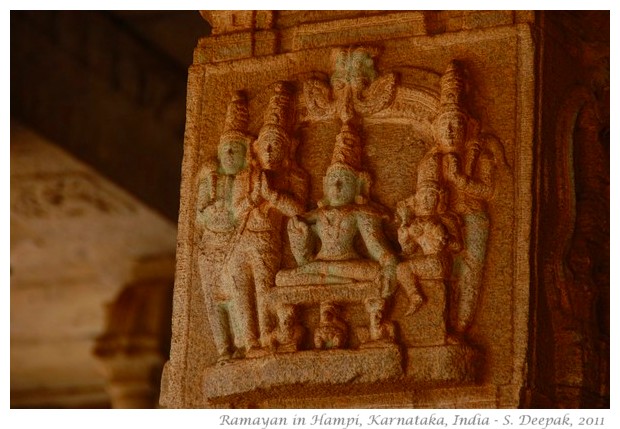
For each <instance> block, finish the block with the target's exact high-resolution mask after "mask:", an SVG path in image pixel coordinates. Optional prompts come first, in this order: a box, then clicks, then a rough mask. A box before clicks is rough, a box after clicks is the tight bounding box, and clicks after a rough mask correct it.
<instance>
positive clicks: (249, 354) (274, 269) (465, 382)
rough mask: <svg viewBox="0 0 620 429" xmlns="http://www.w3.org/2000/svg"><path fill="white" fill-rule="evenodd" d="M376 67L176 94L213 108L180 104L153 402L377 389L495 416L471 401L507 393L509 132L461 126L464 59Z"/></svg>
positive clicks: (288, 71) (242, 402)
mask: <svg viewBox="0 0 620 429" xmlns="http://www.w3.org/2000/svg"><path fill="white" fill-rule="evenodd" d="M440 48H441V47H436V49H440ZM394 52H395V51H394V50H393V49H390V46H389V43H387V42H386V44H385V46H384V47H382V48H379V47H377V46H357V45H355V46H346V47H336V48H325V49H321V50H318V51H317V52H314V53H312V54H309V53H307V52H306V53H302V54H294V55H289V56H283V57H277V56H276V57H273V58H270V60H269V61H270V65H271V66H272V69H271V72H272V73H266V72H267V70H266V69H265V68H263V67H257V66H258V63H256V64H254V63H251V62H248V63H247V64H246V66H245V68H244V67H243V66H242V65H240V66H239V67H238V68H237V69H235V71H234V72H232V71H229V72H226V73H228V74H227V80H225V79H224V78H223V76H221V75H219V74H218V73H216V72H215V69H214V70H212V72H213V75H209V73H207V74H206V75H202V76H199V77H195V81H194V82H193V83H192V82H190V85H192V84H193V85H195V87H196V88H197V89H198V88H201V87H206V83H205V81H202V80H201V79H207V80H209V84H210V85H213V84H221V90H222V91H223V92H226V91H228V92H227V93H226V97H225V98H223V97H219V98H210V100H212V101H213V102H214V103H216V104H215V105H210V104H209V103H210V102H209V101H207V99H209V96H208V94H205V95H204V98H203V99H201V101H197V102H196V103H197V104H195V105H194V106H195V107H196V108H197V109H198V110H199V111H203V112H210V114H209V115H206V113H203V114H202V115H200V114H196V115H195V116H194V119H193V120H191V121H190V123H189V127H190V137H189V140H188V142H186V150H187V148H189V149H190V150H191V153H190V154H187V153H186V165H187V166H188V170H187V171H191V172H193V173H191V174H190V173H187V174H186V175H185V176H184V177H187V178H188V179H187V181H186V184H185V188H184V191H183V195H184V197H183V198H184V203H185V204H184V207H185V208H186V211H185V213H183V214H182V218H183V216H184V219H185V222H186V225H185V226H184V227H180V230H182V229H183V228H187V229H186V232H185V233H184V234H185V235H184V237H185V240H187V241H184V242H183V243H184V246H185V247H184V249H185V250H184V251H182V252H181V254H182V255H183V256H182V258H183V260H184V261H185V263H184V264H181V268H179V269H178V270H180V271H179V272H180V273H182V275H183V276H184V277H186V278H187V280H184V284H185V285H187V288H186V289H183V292H182V294H183V295H182V297H183V300H181V299H180V298H176V302H177V306H180V305H184V306H185V308H186V310H184V311H185V312H186V313H184V314H185V315H184V316H177V317H175V323H176V324H177V328H176V329H177V332H179V330H182V332H183V333H182V334H178V335H179V338H181V340H180V341H181V342H186V346H185V348H178V349H177V350H176V353H177V356H184V358H183V359H185V362H186V363H184V364H182V365H181V364H178V363H175V349H174V347H173V352H172V355H171V361H170V362H169V363H168V364H167V366H166V369H165V372H164V388H163V390H164V396H163V397H162V403H163V404H164V405H167V406H227V405H228V406H232V405H234V406H260V405H261V404H263V405H264V404H265V402H264V401H266V400H267V399H269V398H271V399H270V400H273V399H274V398H275V400H276V401H277V400H278V398H281V397H282V395H283V394H284V393H283V392H287V393H286V395H288V396H289V397H291V395H292V397H296V396H299V395H301V397H303V396H304V395H305V394H303V393H302V391H301V390H300V386H306V387H311V388H312V389H314V390H313V391H314V392H321V391H322V390H321V389H326V388H328V386H329V389H330V390H329V391H330V394H334V395H336V396H338V393H337V392H338V391H339V389H343V388H344V386H347V387H346V388H347V389H349V390H347V391H349V392H354V393H355V392H358V393H359V392H363V391H364V389H366V388H368V386H371V389H372V388H376V389H377V390H376V391H377V392H379V393H380V394H381V393H386V394H387V393H388V392H392V391H394V387H386V384H385V383H386V382H390V381H395V380H398V381H399V383H398V385H399V386H401V387H400V389H405V390H408V389H420V388H423V389H428V388H430V389H432V388H437V387H440V386H442V387H446V386H451V387H462V386H465V387H466V388H468V389H470V391H471V392H473V391H475V392H477V393H476V395H479V398H478V399H477V400H479V401H482V402H484V401H488V403H489V404H490V403H493V402H494V403H498V401H499V402H501V401H506V402H507V403H508V402H510V401H514V396H511V395H513V394H512V393H508V394H507V397H506V398H504V399H498V398H497V397H496V396H495V395H496V393H480V392H481V390H479V389H480V387H483V390H482V391H483V392H487V391H486V390H484V388H490V386H495V387H493V388H491V390H489V391H493V389H495V388H496V387H497V386H500V385H511V384H512V383H514V384H518V381H515V380H512V379H511V377H512V376H513V374H512V373H511V368H512V367H514V365H515V363H514V361H513V360H512V359H515V357H514V355H511V354H510V353H511V352H506V350H508V349H511V348H512V347H513V344H512V343H511V341H513V339H514V335H515V329H517V328H518V329H522V327H517V328H515V325H513V321H512V319H511V316H510V314H511V313H512V312H513V311H514V309H515V306H516V305H517V304H516V303H515V302H516V301H515V300H513V298H512V289H513V287H514V285H515V283H516V281H515V278H514V272H515V270H516V268H515V266H514V265H513V264H514V261H513V257H512V255H513V253H512V252H513V249H512V248H511V246H512V243H513V242H514V241H515V240H517V233H516V230H515V228H514V224H515V223H514V222H515V221H514V219H513V217H512V216H513V213H512V211H513V210H514V208H513V207H514V200H513V199H514V189H515V188H514V186H516V185H515V184H514V183H513V178H514V171H513V167H511V163H510V162H508V159H512V156H513V155H512V154H513V153H514V152H515V151H517V150H518V148H517V147H515V146H514V145H513V143H512V142H513V141H514V140H513V139H514V136H515V135H517V134H518V133H519V132H524V131H523V130H520V129H518V127H517V125H516V121H515V120H514V119H513V122H512V125H511V126H509V127H508V128H509V129H510V132H511V133H508V134H507V133H505V132H504V133H502V134H503V135H502V136H500V135H498V133H496V132H495V131H494V129H495V126H494V124H495V122H493V121H489V122H490V123H486V122H485V120H483V119H480V118H478V117H477V115H476V112H475V111H474V109H472V106H477V105H478V104H477V103H479V101H478V102H472V99H473V98H474V97H475V95H476V94H477V92H476V91H475V90H473V88H474V86H475V85H474V80H473V79H472V76H475V73H474V72H473V71H472V70H471V69H470V68H469V65H470V64H471V60H467V59H464V60H463V59H461V58H459V56H458V55H456V54H454V55H449V53H445V52H444V53H443V54H442V55H438V56H437V58H433V59H431V58H432V57H429V54H428V53H426V54H424V55H422V56H421V57H424V58H420V59H419V61H414V60H411V61H410V62H409V63H408V64H407V65H406V66H404V65H403V64H402V63H400V64H399V62H398V61H395V60H394V57H393V56H394ZM425 58H426V59H427V60H428V61H429V63H428V64H425V63H424V59H425ZM390 65H392V67H391V68H390ZM254 67H257V68H254ZM474 69H475V71H476V72H478V73H483V72H485V69H483V68H480V67H474ZM207 70H208V69H207ZM430 70H434V71H430ZM251 71H254V72H255V73H254V74H252V76H253V79H254V80H253V81H252V83H251V84H248V83H247V79H248V76H249V75H250V72H251ZM226 73H225V74H226ZM487 73H488V72H487ZM196 76H197V75H196ZM487 78H488V76H486V75H485V76H479V77H477V80H476V82H480V81H481V80H484V79H487ZM514 79H516V78H514ZM489 81H491V82H492V83H493V84H491V85H486V86H485V85H482V87H481V88H480V89H479V90H480V92H482V93H484V94H485V95H486V96H489V94H493V92H494V91H498V85H497V80H496V79H495V78H493V77H491V78H489ZM244 82H245V83H244ZM203 85H205V86H203ZM511 96H512V97H516V95H514V94H513V95H511ZM504 107H505V106H504ZM190 108H191V107H190ZM493 111H494V108H493V107H491V108H489V109H488V110H487V111H485V115H483V117H484V119H486V117H487V115H488V114H489V112H493ZM503 114H504V115H505V114H506V113H505V112H503ZM192 127H193V128H192ZM502 127H506V125H505V124H504V125H503V126H499V127H498V129H500V130H502V131H503V130H504V129H505V128H502ZM216 129H217V130H220V131H219V132H218V133H216V134H215V135H214V133H213V130H216ZM192 130H193V131H192ZM525 132H527V131H525ZM506 225H508V227H509V228H508V229H507V230H506V234H505V236H504V237H501V233H500V231H501V229H502V228H504V227H505V226H506ZM498 234H499V235H498ZM180 240H181V239H180ZM183 252H184V253H183ZM504 280H505V281H504ZM178 284H179V280H178V279H177V288H178V287H179V286H178ZM190 285H191V286H190ZM198 291H199V292H198ZM178 294H179V292H177V297H178V296H179V295H178ZM496 294H503V295H504V297H503V300H500V301H497V302H492V301H490V299H491V298H492V297H494V296H495V295H496ZM190 301H191V304H189V302H190ZM494 313H498V314H497V315H493V314H494ZM488 314H491V316H490V320H492V321H500V323H501V324H502V326H501V327H500V331H501V333H502V335H500V336H495V337H494V336H493V335H489V330H490V329H493V328H492V327H491V326H489V322H488V320H486V321H485V320H484V317H483V316H484V315H488ZM481 315H483V316H481ZM481 321H482V322H481ZM519 335H521V334H519ZM498 338H499V339H498ZM493 341H497V343H496V344H493ZM191 342H193V343H194V344H193V345H192V346H190V345H189V344H188V343H191ZM499 348H501V349H502V350H503V351H501V352H498V349H499ZM519 353H521V352H519ZM198 355H200V357H198ZM176 359H179V358H178V357H176ZM177 362H178V360H177ZM189 362H193V363H192V364H190V363H189ZM183 365H185V366H183ZM188 365H192V366H193V367H194V368H196V370H188V369H187V368H188ZM517 366H518V365H517ZM198 368H199V369H198ZM181 372H184V375H183V377H185V378H182V377H181V376H180V375H179V374H180V373H181ZM190 379H191V380H193V381H191V382H189V381H188V380H190ZM352 380H354V381H352ZM351 384H352V386H351ZM356 386H357V387H356ZM373 386H374V387H373ZM356 389H357V390H356ZM396 389H397V390H398V389H399V388H396ZM471 389H474V390H471ZM476 389H478V390H476ZM180 391H183V392H184V393H183V394H184V395H185V398H186V399H181V400H179V399H178V397H175V398H173V395H176V394H178V392H180ZM265 392H266V393H265ZM334 392H335V393H334ZM467 392H469V391H467ZM474 396H475V395H474ZM190 398H192V399H190ZM183 401H184V402H183ZM271 403H272V404H273V403H274V402H271ZM276 403H277V402H276ZM353 403H354V402H353ZM455 403H459V402H458V401H456V402H455ZM512 403H514V402H512ZM181 404H183V405H181Z"/></svg>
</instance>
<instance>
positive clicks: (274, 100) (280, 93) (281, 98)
mask: <svg viewBox="0 0 620 429" xmlns="http://www.w3.org/2000/svg"><path fill="white" fill-rule="evenodd" d="M292 99H293V95H292V93H291V89H290V87H289V86H288V85H287V84H286V82H277V83H276V85H275V93H274V94H273V95H272V96H271V98H270V99H269V103H268V104H267V108H266V109H265V116H264V121H263V126H262V127H261V130H260V132H259V139H260V138H266V136H267V135H273V137H275V138H278V139H284V140H285V141H287V142H288V141H289V139H288V134H287V129H288V127H289V126H290V122H291V117H292V111H291V108H292V103H291V102H292Z"/></svg>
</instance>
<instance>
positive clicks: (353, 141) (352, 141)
mask: <svg viewBox="0 0 620 429" xmlns="http://www.w3.org/2000/svg"><path fill="white" fill-rule="evenodd" d="M331 163H332V165H333V164H336V163H338V164H345V165H347V166H349V167H351V168H353V169H354V170H356V171H358V172H359V171H361V170H362V141H361V139H360V137H359V136H358V135H357V133H356V132H355V130H354V129H353V127H352V126H351V125H350V124H348V123H344V124H343V125H342V128H341V129H340V133H338V135H337V136H336V144H335V145H334V152H333V153H332V161H331Z"/></svg>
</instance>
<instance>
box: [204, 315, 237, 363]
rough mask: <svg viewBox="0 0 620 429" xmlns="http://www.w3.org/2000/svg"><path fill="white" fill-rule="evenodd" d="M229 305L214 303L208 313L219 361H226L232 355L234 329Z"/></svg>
mask: <svg viewBox="0 0 620 429" xmlns="http://www.w3.org/2000/svg"><path fill="white" fill-rule="evenodd" d="M227 307H228V305H227V303H213V304H212V305H211V306H210V308H211V311H209V314H208V317H209V325H210V326H211V333H212V334H213V341H214V342H215V348H216V350H217V353H218V359H217V361H218V362H226V361H228V360H230V359H231V357H232V348H233V347H232V344H233V342H232V330H231V327H230V322H229V319H228V308H227Z"/></svg>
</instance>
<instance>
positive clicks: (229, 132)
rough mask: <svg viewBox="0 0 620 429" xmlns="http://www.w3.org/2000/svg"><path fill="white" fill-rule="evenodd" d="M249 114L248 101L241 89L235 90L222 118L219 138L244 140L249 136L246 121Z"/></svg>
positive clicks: (248, 119) (248, 118)
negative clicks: (222, 123)
mask: <svg viewBox="0 0 620 429" xmlns="http://www.w3.org/2000/svg"><path fill="white" fill-rule="evenodd" d="M249 121H250V114H249V112H248V102H247V98H246V96H245V93H244V92H243V91H235V92H234V94H233V96H232V99H231V100H230V103H229V104H228V109H227V110H226V118H225V120H224V132H223V133H222V135H221V137H220V140H221V141H223V140H246V139H247V138H248V137H249V136H248V134H247V131H248V123H249Z"/></svg>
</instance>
